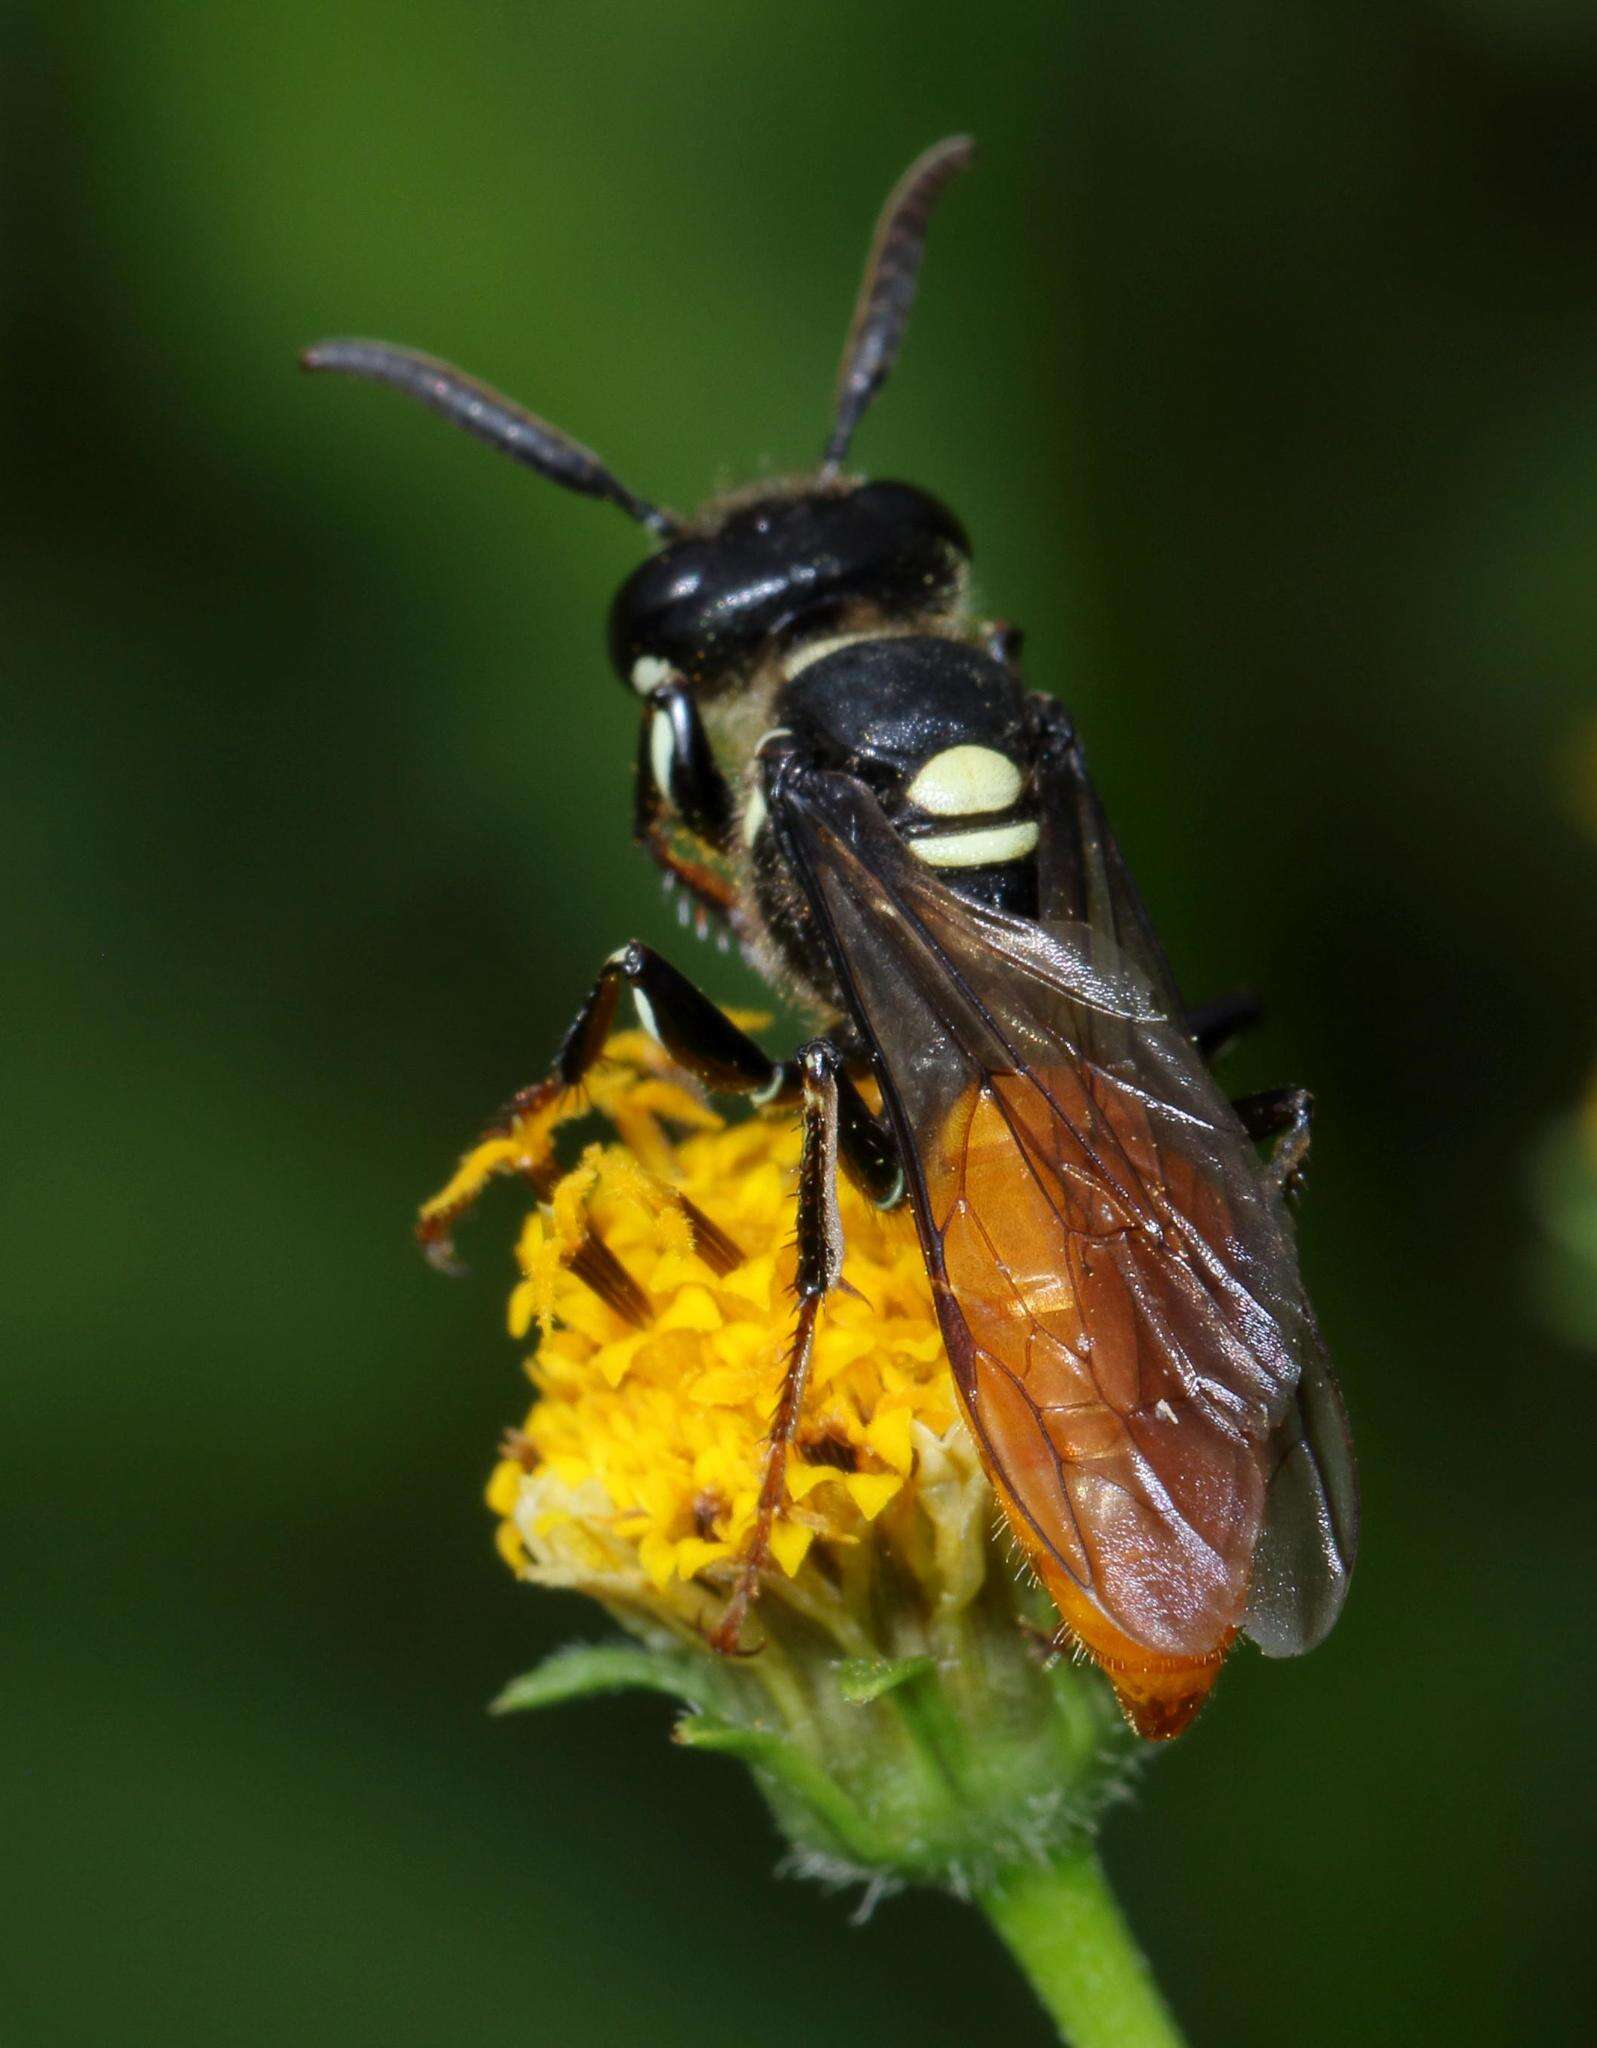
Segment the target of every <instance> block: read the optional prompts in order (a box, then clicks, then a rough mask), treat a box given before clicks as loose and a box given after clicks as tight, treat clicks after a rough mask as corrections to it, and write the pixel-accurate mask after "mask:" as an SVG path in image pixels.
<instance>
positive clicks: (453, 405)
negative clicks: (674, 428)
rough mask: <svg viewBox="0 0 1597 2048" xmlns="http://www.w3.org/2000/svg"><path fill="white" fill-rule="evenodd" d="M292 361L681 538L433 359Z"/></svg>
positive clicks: (529, 421)
mask: <svg viewBox="0 0 1597 2048" xmlns="http://www.w3.org/2000/svg"><path fill="white" fill-rule="evenodd" d="M299 360H300V368H301V369H304V370H336V371H338V372H339V373H341V374H342V375H343V376H346V377H365V378H368V379H369V380H370V381H371V382H372V383H374V384H391V385H392V386H393V388H394V389H395V390H396V391H403V392H405V393H406V394H407V396H409V397H411V398H417V399H420V401H421V403H422V404H423V405H427V406H431V407H432V409H433V411H434V412H437V413H442V414H443V416H444V418H445V419H446V420H449V421H450V422H451V423H452V424H453V425H455V426H457V427H463V428H464V429H465V431H466V432H467V433H468V434H475V435H476V437H477V439H478V440H479V441H486V442H487V443H488V446H489V447H490V448H497V449H498V450H499V452H500V453H501V454H502V455H508V456H509V457H510V459H511V460H512V461H513V462H522V463H525V464H526V466H527V467H528V468H529V469H535V470H537V472H538V474H539V475H540V476H546V477H548V479H549V481H550V482H551V483H556V484H563V485H564V486H565V488H566V489H567V490H568V491H580V492H581V493H582V494H583V496H584V497H588V498H603V499H605V500H606V501H607V502H608V503H610V504H612V505H619V506H620V508H621V510H622V511H623V512H625V513H626V514H627V516H628V517H629V518H631V519H635V520H637V522H638V524H639V525H640V526H646V527H648V529H649V531H650V532H651V533H657V534H658V535H659V536H660V537H661V539H662V540H670V539H671V538H672V536H673V535H675V534H677V533H679V532H680V531H681V528H680V527H679V525H678V523H677V521H676V520H675V519H673V518H672V516H671V514H670V513H669V512H662V511H661V510H660V508H659V506H658V505H651V504H650V503H649V501H648V499H647V498H640V497H637V496H636V495H635V494H634V493H633V492H631V491H629V490H628V489H627V487H626V485H625V484H623V483H622V482H621V481H620V480H619V479H618V478H617V477H615V476H613V475H612V474H611V472H610V471H609V470H608V469H607V468H606V467H605V465H604V464H603V463H602V462H601V461H600V460H599V458H598V456H597V455H595V454H594V452H593V450H592V449H591V448H584V447H583V445H582V443H581V442H580V441H573V440H572V438H571V436H570V435H569V434H563V433H561V431H560V429H559V428H558V427H551V426H550V425H549V424H548V422H547V421H546V420H541V419H539V418H538V416H537V415H536V413H530V412H528V411H526V410H525V408H524V407H522V406H519V405H516V404H514V403H513V402H512V401H511V400H510V399H508V398H502V397H501V396H500V395H499V393H498V392H497V391H493V390H490V389H489V387H488V386H487V385H486V384H479V383H478V382H477V380H476V379H475V378H474V377H468V376H466V374H465V373H464V372H463V371H461V370H457V369H454V368H453V367H452V366H451V365H450V364H448V363H441V362H439V361H438V359H437V358H436V357H435V356H424V355H423V354H421V352H420V351H419V350H418V349H413V348H395V347H394V346H392V345H391V344H390V343H388V342H386V341H318V342H317V343H315V345H314V346H313V347H311V348H308V349H305V350H304V351H303V352H302V353H301V355H300V359H299Z"/></svg>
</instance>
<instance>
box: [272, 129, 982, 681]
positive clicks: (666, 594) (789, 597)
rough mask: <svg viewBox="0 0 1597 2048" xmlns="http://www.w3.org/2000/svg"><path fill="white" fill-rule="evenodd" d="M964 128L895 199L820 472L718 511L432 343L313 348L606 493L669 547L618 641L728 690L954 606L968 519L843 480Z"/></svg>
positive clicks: (661, 665) (623, 659)
mask: <svg viewBox="0 0 1597 2048" xmlns="http://www.w3.org/2000/svg"><path fill="white" fill-rule="evenodd" d="M972 153H973V145H972V144H971V142H970V140H969V138H968V137H966V136H962V135H956V136H951V137H950V138H948V140H946V141H944V142H939V143H934V144H933V146H932V147H931V148H930V149H929V150H927V151H926V152H925V154H924V155H922V156H920V157H918V158H917V159H916V161H915V162H914V163H913V164H911V165H910V167H909V169H908V170H907V171H906V172H905V173H904V175H903V177H902V178H900V180H899V181H898V183H897V185H895V186H894V188H893V190H892V191H891V192H890V193H889V194H888V198H887V203H886V205H885V206H884V207H883V208H882V212H881V216H880V218H879V219H878V221H877V224H876V233H875V236H874V238H873V240H872V243H871V248H870V253H869V255H868V256H867V258H866V263H865V275H864V279H863V281H862V282H861V285H860V291H859V297H858V299H857V300H856V301H855V306H854V317H853V320H852V321H851V322H850V325H849V331H848V336H847V338H846V340H845V341H844V344H843V356H842V361H841V363H840V365H839V368H838V378H837V392H836V397H835V400H834V404H833V409H832V425H831V431H830V432H829V434H828V436H827V441H826V448H825V452H824V455H823V458H822V462H821V467H820V469H819V471H818V472H817V473H816V474H815V475H814V476H812V477H810V478H808V479H806V480H805V481H803V482H802V483H800V484H797V485H788V486H776V485H767V486H764V487H760V488H758V489H756V490H754V491H749V492H743V493H740V494H739V495H738V496H737V497H735V498H732V499H729V500H725V501H722V502H721V503H719V504H717V505H712V506H711V507H709V508H708V509H707V510H706V512H705V513H704V514H702V515H701V516H700V518H699V519H697V520H695V521H693V522H691V523H690V524H684V523H683V522H681V521H679V520H677V519H675V518H674V517H673V516H672V515H671V514H670V513H669V512H666V511H663V510H662V509H661V508H660V507H659V506H658V505H654V504H651V503H650V501H649V500H648V499H647V498H642V497H640V496H639V495H638V494H637V493H636V492H635V491H632V490H629V489H628V487H627V486H626V485H625V484H623V483H622V482H621V480H620V479H619V478H618V477H617V476H616V475H615V474H614V472H613V471H612V470H610V469H609V468H608V467H607V466H606V464H605V463H603V462H602V461H601V460H600V458H599V457H598V456H597V455H595V454H594V452H593V450H592V449H591V448H585V447H584V446H583V445H582V443H581V442H580V441H576V440H573V439H572V437H571V436H570V435H569V434H566V433H563V432H562V431H561V430H560V429H559V428H557V427H553V426H551V425H550V424H549V423H548V421H546V420H542V419H539V418H538V417H537V415H536V414H534V413H530V412H528V411H527V410H526V409H525V408H524V407H522V406H519V405H516V404H514V403H513V402H512V401H511V400H509V399H507V398H504V397H501V395H500V394H499V393H498V392H496V391H493V390H490V389H489V387H488V386H487V385H485V384H480V383H478V382H477V381H476V380H475V379H474V378H471V377H467V376H466V375H465V374H464V373H463V372H462V371H460V370H456V369H453V368H452V367H451V366H450V365H449V364H448V363H442V362H439V361H437V360H436V358H434V357H432V356H425V355H421V354H419V353H418V352H417V351H416V350H414V349H404V348H395V347H393V346H391V345H390V344H388V343H386V342H375V341H324V342H319V343H318V344H317V345H316V346H315V347H314V348H310V349H307V350H306V351H305V353H304V354H303V356H302V357H301V358H300V360H301V362H302V363H303V364H304V366H305V368H306V369H308V370H335V371H341V372H342V373H344V374H345V375H347V376H354V377H364V378H368V379H370V380H372V381H374V382H376V383H380V384H389V385H392V386H393V387H394V388H395V389H396V390H400V391H403V392H405V393H406V394H407V395H408V396H410V397H412V398H415V399H418V400H420V402H421V403H422V404H423V405H427V406H430V407H432V409H433V410H434V411H435V412H439V413H442V414H443V416H444V417H445V418H446V419H448V420H450V421H452V422H453V423H454V424H455V425H456V426H458V427H462V428H464V430H465V431H466V432H467V433H469V434H475V435H476V436H477V438H478V439H479V440H482V441H486V442H487V443H488V444H489V445H490V446H491V447H494V448H497V449H498V450H499V451H500V452H501V453H502V454H505V455H508V456H510V457H511V458H512V460H514V461H517V462H522V463H525V464H526V465H527V467H528V468H530V469H535V470H537V471H538V473H539V474H540V475H541V476H546V477H548V478H549V479H550V480H551V481H552V482H555V483H558V484H563V485H564V486H565V487H566V488H567V489H568V490H574V491H580V492H582V493H583V494H584V495H585V496H587V497H591V498H603V499H605V500H606V501H607V502H608V503H610V504H612V505H616V506H619V507H620V509H621V510H622V511H623V512H626V513H627V514H628V515H629V516H630V517H631V518H633V519H635V520H637V521H638V523H639V524H640V525H642V526H646V527H647V528H648V529H649V530H650V532H651V533H654V534H657V535H658V536H659V537H660V539H661V540H662V541H664V542H665V546H664V547H663V548H662V550H661V551H660V553H658V554H657V555H655V556H653V557H652V558H651V559H650V560H648V561H646V562H644V563H643V564H642V566H641V567H640V568H638V569H637V570H635V571H634V573H633V574H632V575H631V576H629V577H628V578H627V580H626V582H625V583H624V584H623V585H622V586H621V589H620V591H619V592H618V594H617V596H616V600H615V603H614V605H613V606H612V607H611V613H610V652H611V657H612V659H613V660H614V662H615V664H616V667H617V669H618V670H619V671H620V673H621V675H622V677H623V679H624V680H625V681H626V682H628V683H629V684H631V685H632V686H633V687H635V688H636V689H638V690H639V691H640V692H642V693H645V694H646V693H647V692H648V691H649V690H651V689H653V688H654V687H655V686H656V685H657V684H658V683H660V682H662V681H664V680H665V679H666V677H667V676H668V675H669V674H671V673H681V674H683V675H686V676H687V677H688V678H689V679H690V680H692V681H693V682H695V683H697V684H699V685H701V686H708V687H712V688H713V687H714V685H715V684H716V683H718V682H721V681H724V680H726V679H727V678H728V677H729V676H730V675H732V674H734V673H736V672H737V670H738V669H739V668H741V667H743V666H745V665H746V664H748V663H749V662H750V661H751V660H752V659H753V658H755V657H756V656H757V655H758V654H759V652H760V651H761V650H762V649H763V648H764V647H765V646H766V645H767V644H768V643H769V642H770V641H771V640H772V639H773V638H774V637H779V636H781V635H782V634H784V633H786V632H788V631H790V630H792V629H793V628H795V627H796V626H797V625H798V624H799V622H800V621H802V622H803V625H804V626H805V627H806V628H813V627H816V626H820V627H823V628H824V626H825V625H826V623H827V622H828V621H829V620H830V619H834V618H835V619H842V618H844V617H845V616H865V617H870V618H903V617H905V616H908V615H910V614H917V613H918V614H928V613H935V612H936V611H938V610H941V609H943V608H945V607H946V606H947V605H948V604H950V603H951V602H953V601H954V599H955V598H956V596H957V595H958V592H959V589H960V587H961V584H962V581H963V570H964V564H965V561H966V559H967V557H968V555H969V553H970V544H969V542H968V541H967V540H966V538H965V533H964V529H963V528H962V527H961V526H960V524H959V521H958V520H957V519H956V518H955V517H954V515H953V514H952V513H951V512H950V511H949V510H948V509H947V507H946V506H943V505H941V504H939V503H938V501H937V500H936V499H935V498H932V497H929V496H928V495H927V494H926V493H925V492H924V491H919V490H916V489H915V488H914V487H913V486H912V485H910V484H894V483H858V482H851V481H850V480H848V479H846V478H845V477H844V476H843V475H842V465H843V461H844V459H845V457H846V456H847V454H848V448H849V443H850V441H851V440H852V438H853V434H854V429H855V428H856V427H857V426H858V424H859V422H860V419H861V418H862V417H863V415H864V412H865V409H866V407H867V406H868V405H869V404H870V402H871V400H872V399H873V398H874V397H875V395H876V393H877V391H878V390H879V389H880V388H881V385H882V382H883V380H884V379H885V378H886V376H887V373H888V371H889V370H890V369H891V368H892V366H893V362H894V359H895V358H896V356H897V354H898V348H899V343H900V341H901V340H902V338H903V332H904V324H905V321H906V320H907V319H908V317H909V309H910V305H911V302H912V301H913V299H914V296H915V282H916V278H917V276H918V274H919V270H920V261H921V255H922V251H923V249H924V246H925V239H926V227H927V222H928V220H929V218H930V215H931V210H932V206H933V204H934V202H935V201H936V199H937V196H938V194H939V193H940V192H941V191H942V189H943V187H944V186H945V185H946V184H947V183H948V181H949V179H950V178H952V177H953V176H954V175H955V173H956V172H958V171H961V170H963V169H964V168H965V166H966V165H967V164H968V163H969V162H970V159H971V156H972Z"/></svg>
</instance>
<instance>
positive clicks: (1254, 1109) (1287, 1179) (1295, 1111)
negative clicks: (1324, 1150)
mask: <svg viewBox="0 0 1597 2048" xmlns="http://www.w3.org/2000/svg"><path fill="white" fill-rule="evenodd" d="M1231 1107H1232V1108H1233V1109H1234V1110H1235V1111H1236V1113H1237V1115H1238V1116H1239V1117H1240V1118H1241V1119H1242V1128H1243V1129H1244V1130H1245V1131H1246V1132H1247V1134H1248V1136H1249V1137H1250V1138H1278V1140H1279V1142H1278V1143H1277V1144H1276V1146H1275V1147H1274V1149H1273V1150H1272V1151H1271V1153H1270V1159H1269V1164H1268V1165H1267V1166H1266V1167H1265V1178H1266V1179H1267V1180H1268V1182H1269V1183H1270V1185H1271V1186H1272V1187H1273V1188H1274V1189H1275V1191H1276V1192H1277V1194H1283V1195H1295V1194H1297V1193H1299V1192H1300V1191H1301V1189H1302V1186H1303V1178H1304V1175H1305V1173H1306V1172H1307V1171H1308V1163H1309V1140H1310V1138H1311V1137H1312V1135H1313V1129H1314V1097H1313V1096H1312V1095H1311V1094H1310V1093H1309V1091H1308V1089H1307V1088H1266V1089H1265V1090H1263V1091H1262V1093H1260V1094H1258V1095H1241V1096H1238V1098H1237V1100H1236V1101H1235V1102H1233V1103H1232V1105H1231Z"/></svg>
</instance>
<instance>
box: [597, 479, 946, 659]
mask: <svg viewBox="0 0 1597 2048" xmlns="http://www.w3.org/2000/svg"><path fill="white" fill-rule="evenodd" d="M969 554H970V543H969V541H968V540H967V539H966V537H965V530H964V528H963V527H962V526H961V525H960V523H959V521H958V520H957V519H956V518H955V517H954V515H953V513H952V512H950V511H949V510H948V508H947V506H946V505H942V504H940V503H939V502H938V500H937V499H936V498H933V497H931V496H929V495H928V493H927V492H925V491H921V490H917V489H916V488H915V486H914V485H913V484H895V483H864V484H857V485H852V486H851V485H848V484H845V483H843V482H841V481H839V482H831V481H823V482H821V483H819V484H817V485H811V486H809V487H805V486H800V487H798V488H796V489H794V488H789V489H787V490H783V491H779V492H776V491H770V490H766V491H762V492H760V493H759V495H757V496H756V495H750V494H747V493H745V494H743V495H742V496H741V497H740V498H738V499H736V500H734V501H732V503H731V504H730V505H729V506H728V507H726V508H724V509H723V510H721V511H720V512H716V511H715V510H713V509H712V511H711V513H710V515H709V518H708V520H707V522H706V524H705V526H704V529H703V530H702V531H701V532H698V533H694V534H689V535H685V536H683V537H682V538H680V539H678V540H673V541H669V542H668V543H667V544H666V546H665V547H664V548H662V549H661V551H660V552H659V553H658V554H657V555H653V556H651V557H650V559H649V560H648V561H646V562H644V563H642V564H641V565H640V566H639V567H638V568H637V569H635V570H634V571H633V572H632V574H631V575H630V576H629V577H628V578H627V580H626V582H625V583H623V584H622V586H621V588H620V590H619V591H618V592H617V593H616V599H615V603H614V604H613V605H612V606H611V608H610V659H611V660H612V661H613V662H614V664H615V667H616V671H617V673H618V674H619V675H620V676H621V677H622V679H623V680H624V681H626V682H628V683H630V684H631V685H632V687H633V688H634V689H636V690H637V691H639V692H640V694H642V695H645V696H646V695H647V694H648V692H649V691H650V690H652V689H654V688H655V687H656V685H657V684H659V683H661V682H664V681H665V680H666V679H667V677H668V676H670V675H672V674H673V673H675V674H680V675H683V676H686V677H687V678H688V680H689V681H690V682H693V683H697V684H699V685H701V686H707V687H710V688H713V687H714V686H715V685H716V684H717V683H719V682H722V681H724V680H725V679H726V678H727V677H728V676H731V675H735V674H736V673H738V671H739V670H740V669H743V668H745V667H746V666H747V664H748V663H749V662H751V661H752V660H753V659H754V658H755V657H756V656H758V655H759V654H760V652H761V651H762V650H763V649H765V648H766V647H768V646H770V645H771V644H772V643H773V642H779V641H780V640H781V638H782V637H783V636H785V635H788V634H791V633H795V632H799V631H804V632H811V631H814V630H816V629H817V628H821V629H824V628H825V627H827V626H828V625H830V624H833V623H834V622H838V621H841V620H843V619H845V618H849V617H855V616H859V615H860V614H862V613H864V614H868V615H869V616H870V617H871V618H872V619H902V618H907V617H910V616H918V615H921V614H924V613H927V612H934V611H939V610H941V609H943V608H944V607H945V606H946V605H948V604H949V603H951V602H952V601H953V600H954V598H955V597H956V595H957V593H958V591H959V589H960V586H961V584H962V581H963V574H964V565H965V562H966V560H967V559H968V557H969Z"/></svg>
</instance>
